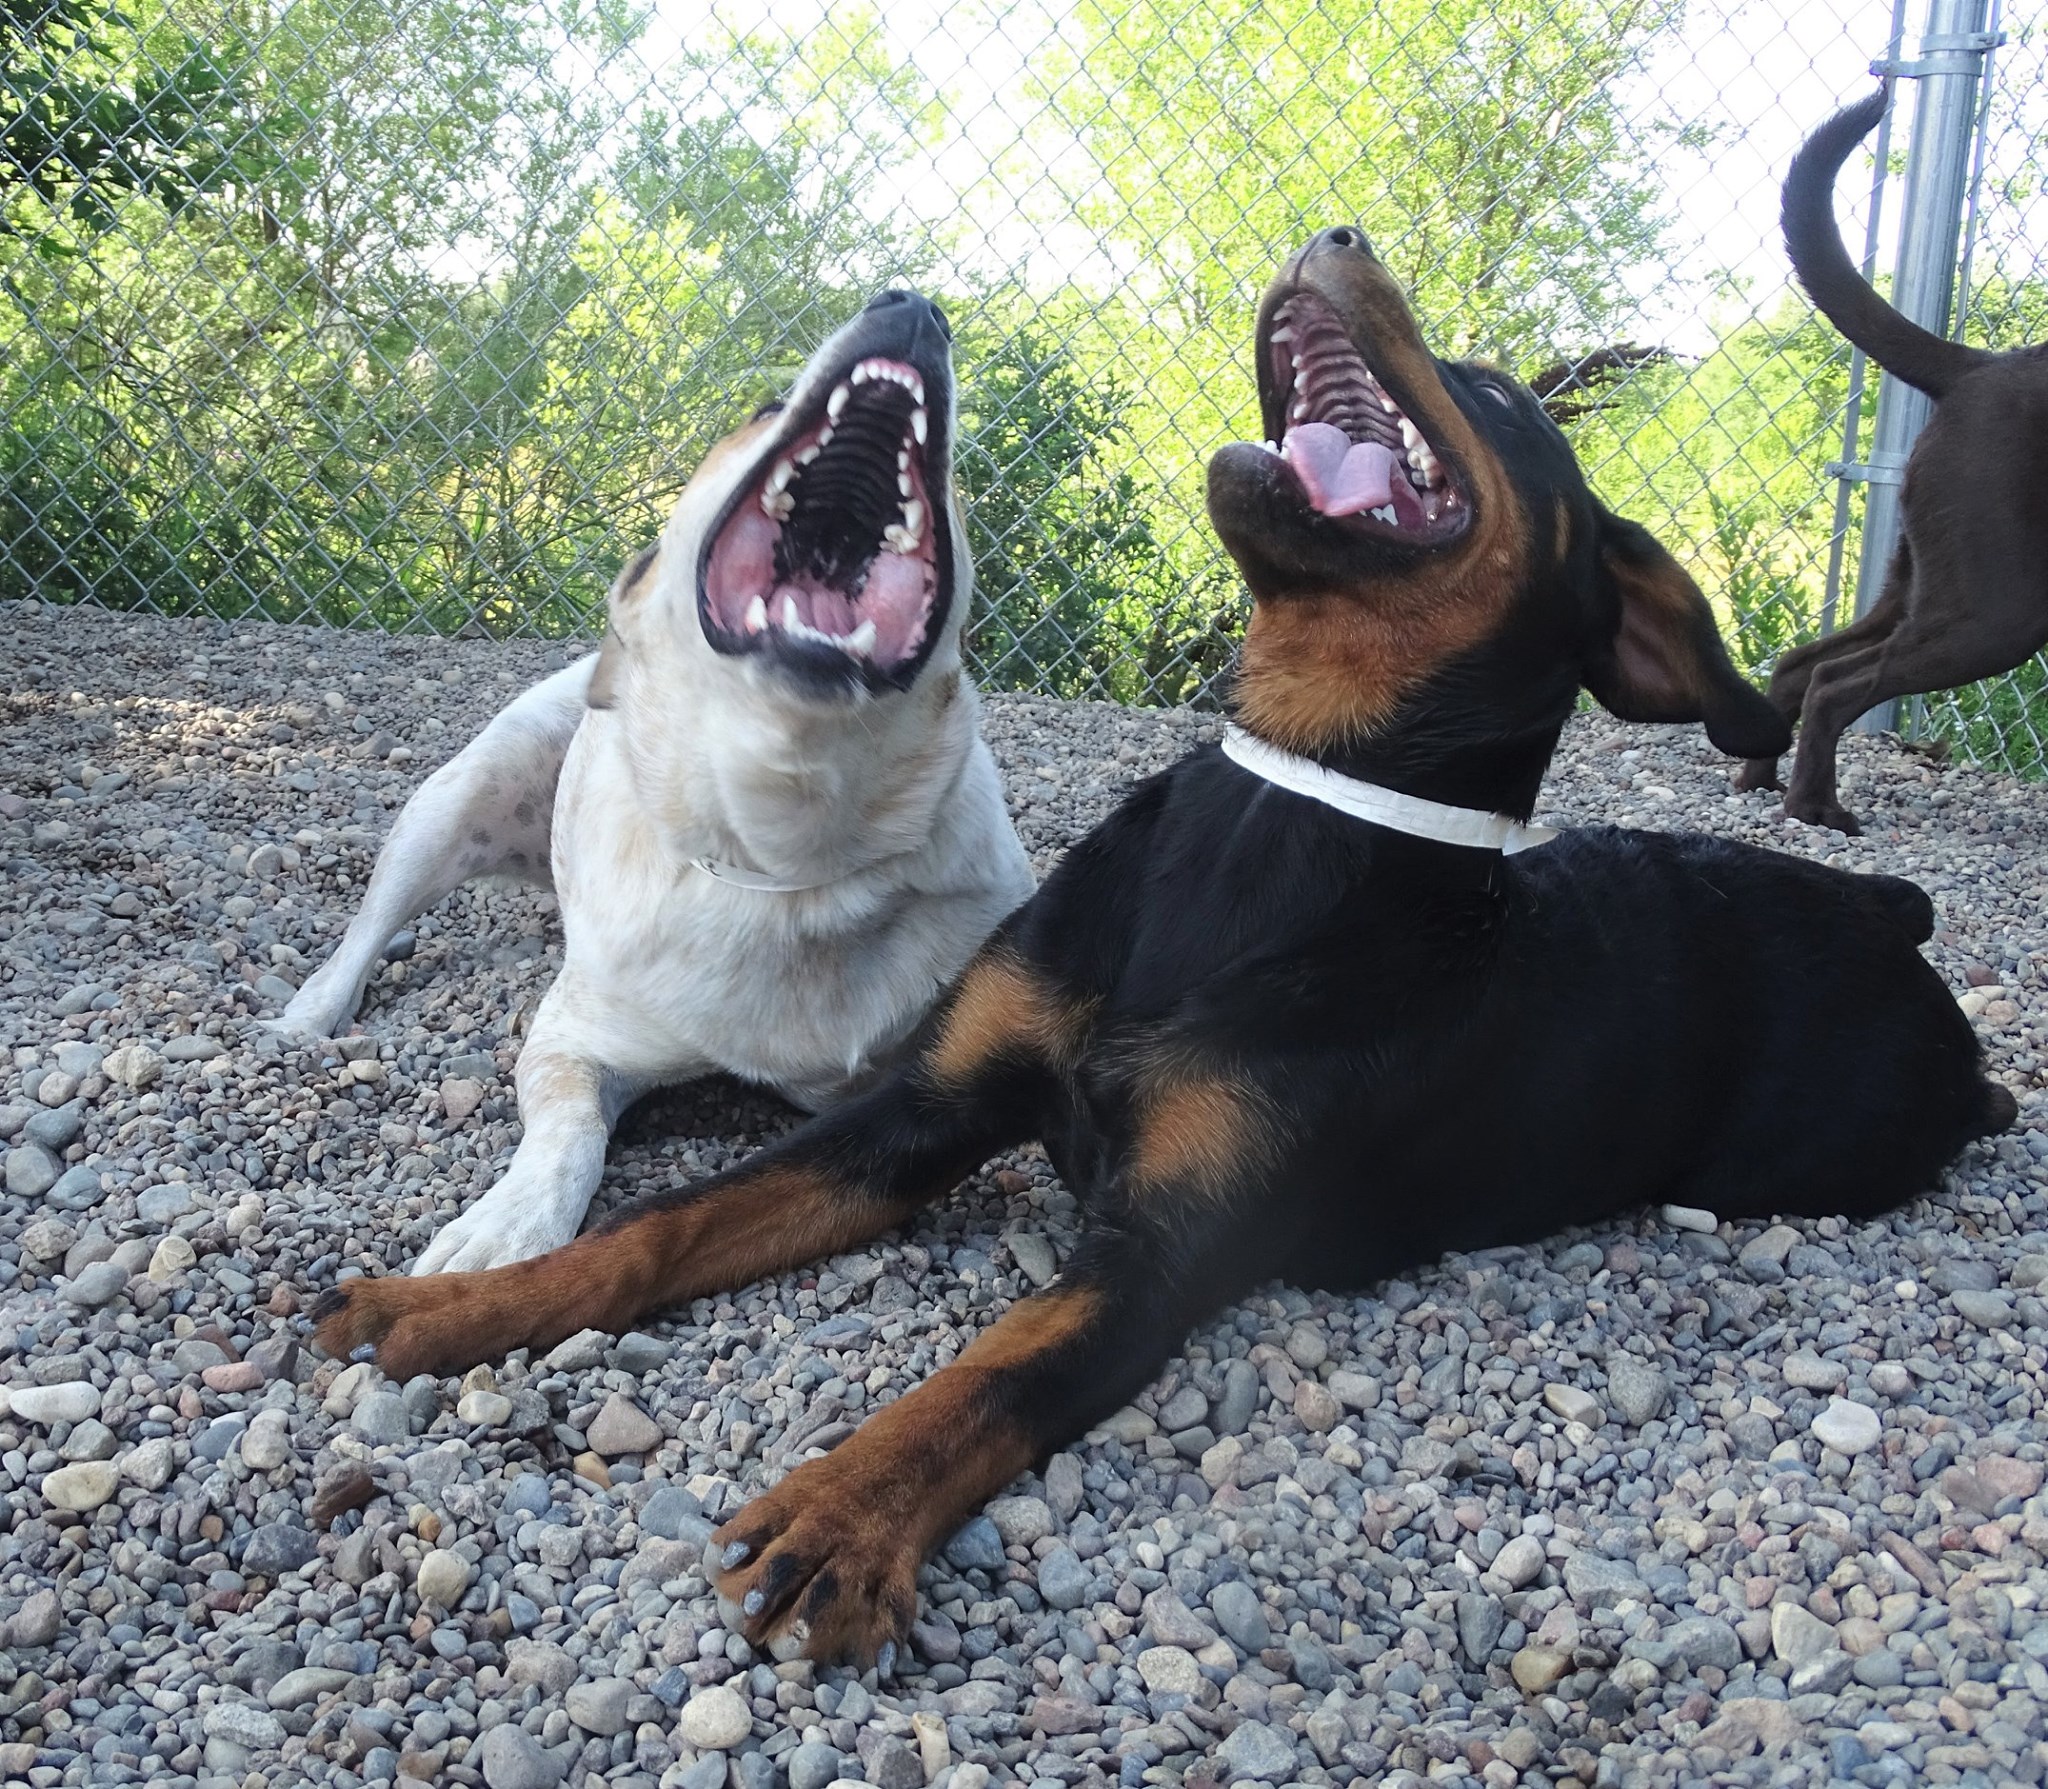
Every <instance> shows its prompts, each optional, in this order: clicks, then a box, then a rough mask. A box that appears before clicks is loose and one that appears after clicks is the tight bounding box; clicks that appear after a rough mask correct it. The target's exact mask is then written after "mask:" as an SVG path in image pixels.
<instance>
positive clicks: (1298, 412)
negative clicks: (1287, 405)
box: [1288, 398, 1308, 422]
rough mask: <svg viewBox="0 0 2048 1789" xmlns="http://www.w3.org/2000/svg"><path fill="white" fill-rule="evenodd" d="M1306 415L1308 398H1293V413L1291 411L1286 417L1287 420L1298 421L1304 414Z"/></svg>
mask: <svg viewBox="0 0 2048 1789" xmlns="http://www.w3.org/2000/svg"><path fill="white" fill-rule="evenodd" d="M1307 415H1308V400H1307V399H1306V398H1296V399H1295V400H1294V410H1293V413H1292V415H1291V416H1290V417H1289V419H1288V420H1289V421H1291V422H1300V421H1301V420H1302V418H1303V417H1305V416H1307Z"/></svg>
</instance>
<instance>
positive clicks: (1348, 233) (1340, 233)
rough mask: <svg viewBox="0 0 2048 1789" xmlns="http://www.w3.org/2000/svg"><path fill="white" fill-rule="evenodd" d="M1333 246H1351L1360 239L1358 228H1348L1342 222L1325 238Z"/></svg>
mask: <svg viewBox="0 0 2048 1789" xmlns="http://www.w3.org/2000/svg"><path fill="white" fill-rule="evenodd" d="M1323 240H1324V241H1325V242H1327V243H1328V244H1329V245H1330V246H1331V247H1332V248H1350V247H1351V246H1352V244H1354V243H1355V242H1357V240H1358V232H1357V231H1356V230H1347V229H1345V228H1344V226H1343V225H1342V224H1339V225H1338V226H1337V228H1336V229H1334V230H1332V231H1331V232H1330V233H1329V235H1327V236H1325V237H1324V238H1323Z"/></svg>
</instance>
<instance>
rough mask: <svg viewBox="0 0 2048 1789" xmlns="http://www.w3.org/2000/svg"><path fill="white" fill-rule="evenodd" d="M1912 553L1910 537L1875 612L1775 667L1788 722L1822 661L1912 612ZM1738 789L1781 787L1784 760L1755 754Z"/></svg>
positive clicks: (1776, 696)
mask: <svg viewBox="0 0 2048 1789" xmlns="http://www.w3.org/2000/svg"><path fill="white" fill-rule="evenodd" d="M1911 565H1912V561H1911V556H1910V553H1909V550H1908V548H1907V546H1906V543H1905V542H1904V541H1901V542H1900V543H1899V546H1898V550H1897V551H1896V552H1895V553H1894V554H1893V556H1892V564H1891V569H1890V571H1889V572H1888V573H1887V574H1886V578H1885V587H1884V592H1883V594H1882V595H1881V596H1879V598H1878V600H1877V601H1876V602H1875V603H1874V604H1872V606H1871V609H1870V613H1869V614H1867V615H1865V616H1863V617H1862V618H1861V619H1859V620H1857V621H1854V622H1852V623H1850V625H1849V626H1847V627H1845V628H1842V629H1840V630H1838V631H1837V632H1835V633H1832V634H1828V635H1826V636H1825V637H1824V638H1822V639H1818V640H1808V641H1807V642H1806V644H1805V645H1803V646H1795V647H1793V648H1792V650H1791V651H1790V652H1788V653H1786V654H1785V656H1784V657H1783V658H1781V659H1780V660H1779V661H1778V663H1777V668H1776V669H1775V670H1773V671H1772V672H1771V688H1770V699H1771V704H1772V706H1773V707H1775V708H1776V709H1777V711H1778V712H1779V713H1780V714H1782V715H1783V716H1784V717H1785V718H1786V719H1787V720H1788V721H1796V720H1797V719H1798V718H1799V714H1800V710H1801V709H1802V708H1803V707H1804V705H1805V702H1806V692H1807V689H1808V688H1809V687H1810V686H1811V684H1812V682H1813V679H1814V677H1815V675H1816V674H1817V673H1818V672H1819V671H1820V669H1821V668H1822V666H1824V665H1827V664H1830V663H1832V662H1833V661H1835V660H1836V659H1839V658H1842V657H1844V656H1845V655H1847V654H1849V653H1853V652H1860V651H1861V650H1862V649H1863V648H1864V647H1866V646H1871V645H1874V644H1876V643H1877V642H1879V641H1882V640H1883V639H1885V638H1886V637H1887V636H1888V635H1890V633H1891V632H1892V630H1893V629H1894V628H1896V627H1897V626H1898V625H1899V620H1900V618H1901V617H1902V616H1903V615H1904V614H1905V612H1906V601H1905V589H1906V586H1907V584H1908V583H1909V582H1910V579H1911ZM1735 786H1736V788H1738V789H1781V788H1783V787H1784V784H1783V783H1782V782H1780V781H1779V779H1778V761H1777V760H1776V759H1775V758H1751V759H1750V760H1749V761H1748V762H1747V763H1746V764H1744V765H1743V767H1742V769H1741V771H1740V772H1738V773H1737V775H1736V778H1735Z"/></svg>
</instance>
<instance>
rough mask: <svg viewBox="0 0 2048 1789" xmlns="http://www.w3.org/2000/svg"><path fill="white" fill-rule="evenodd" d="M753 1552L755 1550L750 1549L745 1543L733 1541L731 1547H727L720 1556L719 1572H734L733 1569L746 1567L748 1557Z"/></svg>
mask: <svg viewBox="0 0 2048 1789" xmlns="http://www.w3.org/2000/svg"><path fill="white" fill-rule="evenodd" d="M753 1550H754V1549H753V1548H752V1547H750V1546H749V1545H748V1544H747V1543H746V1542H745V1541H733V1542H732V1543H731V1544H730V1545H728V1546H727V1548H726V1549H725V1551H724V1552H723V1553H721V1554H719V1556H718V1567H719V1570H720V1571H727V1572H729V1571H731V1570H733V1568H734V1567H736V1566H742V1565H745V1564H746V1562H747V1557H748V1555H749V1554H751V1553H752V1552H753Z"/></svg>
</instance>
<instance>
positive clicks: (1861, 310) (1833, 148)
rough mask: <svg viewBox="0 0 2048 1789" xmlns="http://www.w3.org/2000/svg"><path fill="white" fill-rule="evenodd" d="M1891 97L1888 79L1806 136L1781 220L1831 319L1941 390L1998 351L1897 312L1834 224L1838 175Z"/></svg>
mask: <svg viewBox="0 0 2048 1789" xmlns="http://www.w3.org/2000/svg"><path fill="white" fill-rule="evenodd" d="M1890 98H1891V88H1890V84H1889V83H1886V84H1884V85H1882V86H1880V87H1879V88H1878V90H1877V91H1876V92H1875V93H1873V94H1872V95H1871V96H1870V97H1869V98H1868V99H1866V100H1864V101H1863V102H1862V104H1860V105H1854V106H1850V107H1849V108H1848V109H1847V110H1846V111H1841V112H1837V113H1836V114H1835V115H1834V116H1833V117H1832V118H1830V119H1829V120H1828V121H1827V122H1826V123H1825V124H1823V125H1822V126H1821V127H1820V129H1818V130H1817V131H1815V132H1814V133H1813V135H1812V136H1810V137H1808V138H1807V139H1806V141H1805V142H1804V143H1803V144H1802V145H1801V146H1800V150H1799V153H1798V154H1797V155H1795V156H1794V157H1793V158H1792V166H1791V169H1790V171H1789V172H1788V173H1787V174H1786V176H1785V191H1784V198H1783V202H1782V209H1781V212H1780V221H1781V222H1782V223H1783V225H1784V230H1785V250H1786V252H1787V253H1788V254H1789V255H1790V256H1791V257H1792V270H1793V272H1795V273H1796V274H1798V275H1799V280H1800V284H1802V285H1803V286H1805V288H1806V290H1807V292H1808V293H1809V294H1810V295H1811V296H1812V298H1813V302H1814V303H1815V304H1816V305H1818V306H1819V307H1820V309H1821V313H1822V314H1823V315H1824V316H1825V317H1826V318H1827V320H1828V321H1829V322H1830V323H1832V324H1833V325H1834V326H1835V327H1836V328H1837V329H1839V330H1840V331H1841V332H1842V333H1843V334H1844V335H1845V336H1847V337H1848V338H1849V340H1850V341H1852V342H1854V343H1855V344H1856V346H1857V347H1859V348H1861V349H1862V350H1863V352H1864V353H1866V354H1868V355H1869V356H1870V358H1871V359H1872V360H1874V361H1876V362H1877V364H1878V365H1879V366H1881V367H1883V368H1884V370H1885V371H1886V372H1888V373H1890V374H1891V375H1892V376H1893V377H1894V378H1898V379H1903V380H1905V382H1906V383H1907V384H1908V385H1913V386H1917V387H1918V388H1919V389H1920V390H1922V391H1924V392H1926V393H1927V395H1928V396H1929V397H1932V398H1938V397H1940V396H1941V395H1942V394H1943V393H1944V392H1946V391H1947V390H1948V388H1949V387H1950V386H1951V385H1953V384H1954V383H1955V382H1956V380H1957V379H1958V378H1960V377H1961V376H1962V375H1963V374H1964V373H1966V372H1968V371H1969V370H1970V369H1971V368H1972V367H1975V366H1981V365H1983V364H1984V363H1985V362H1986V361H1988V360H1993V359H1996V358H1997V357H1996V356H1995V355H1992V354H1987V353H1985V352H1984V351H1983V350H1982V349H1979V348H1968V347H1965V346H1964V345H1963V344H1962V343H1961V342H1950V341H1944V340H1943V339H1942V338H1941V337H1940V336H1938V335H1935V334H1932V333H1931V332H1930V331H1928V330H1925V329H1922V328H1921V327H1920V325H1919V324H1917V323H1914V322H1911V321H1909V320H1908V319H1907V318H1905V317H1902V316H1900V315H1899V313H1898V312H1897V311H1895V310H1893V309H1892V307H1891V306H1890V305H1888V304H1887V303H1885V301H1884V300H1883V299H1882V298H1880V297H1879V296H1878V295H1877V292H1876V290H1875V289H1874V288H1873V287H1872V286H1871V284H1870V282H1869V281H1868V280H1866V279H1865V278H1864V277H1863V275H1862V274H1861V273H1860V272H1858V271H1857V268H1856V264H1855V263H1854V262H1853V261H1851V260H1850V259H1849V251H1848V250H1847V249H1845V248H1844V247H1843V246H1842V235H1841V231H1840V230H1839V229H1837V228H1836V226H1835V175H1836V174H1837V173H1838V172H1840V170H1841V166H1842V163H1843V162H1845V161H1846V160H1847V159H1848V157H1849V151H1850V150H1851V149H1853V148H1855V146H1856V145H1857V143H1858V142H1860V141H1861V140H1862V139H1863V138H1864V137H1865V136H1866V135H1867V134H1868V133H1869V131H1870V128H1871V126H1872V125H1874V124H1876V122H1877V121H1878V120H1879V119H1880V118H1882V117H1883V116H1884V109H1885V106H1886V104H1887V103H1888V102H1889V101H1890Z"/></svg>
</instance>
